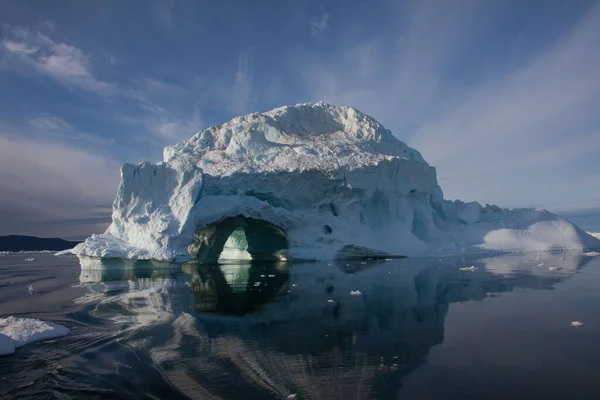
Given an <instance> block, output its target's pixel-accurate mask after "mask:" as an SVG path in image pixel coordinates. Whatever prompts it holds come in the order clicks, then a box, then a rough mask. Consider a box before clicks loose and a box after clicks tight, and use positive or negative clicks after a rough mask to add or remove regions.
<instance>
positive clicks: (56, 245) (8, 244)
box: [0, 235, 81, 253]
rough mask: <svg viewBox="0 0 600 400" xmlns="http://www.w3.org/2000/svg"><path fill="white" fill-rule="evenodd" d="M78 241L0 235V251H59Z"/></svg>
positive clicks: (74, 244) (71, 246) (70, 246)
mask: <svg viewBox="0 0 600 400" xmlns="http://www.w3.org/2000/svg"><path fill="white" fill-rule="evenodd" d="M79 243H81V242H79V241H69V240H64V239H60V238H40V237H37V236H21V235H9V236H0V251H1V252H15V253H16V252H30V251H61V250H68V249H72V248H73V247H75V246H76V245H77V244H79Z"/></svg>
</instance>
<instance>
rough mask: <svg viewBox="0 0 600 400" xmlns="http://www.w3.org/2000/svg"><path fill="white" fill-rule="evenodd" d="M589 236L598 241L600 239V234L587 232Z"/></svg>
mask: <svg viewBox="0 0 600 400" xmlns="http://www.w3.org/2000/svg"><path fill="white" fill-rule="evenodd" d="M587 234H588V235H590V236H593V237H595V238H596V239H600V232H587Z"/></svg>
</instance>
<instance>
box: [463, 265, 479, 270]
mask: <svg viewBox="0 0 600 400" xmlns="http://www.w3.org/2000/svg"><path fill="white" fill-rule="evenodd" d="M460 270H461V271H477V267H476V266H474V265H471V266H470V267H462V268H461V269H460Z"/></svg>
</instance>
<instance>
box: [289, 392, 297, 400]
mask: <svg viewBox="0 0 600 400" xmlns="http://www.w3.org/2000/svg"><path fill="white" fill-rule="evenodd" d="M297 395H298V394H297V393H293V394H290V395H289V396H288V397H286V400H293V399H295V398H296V396H297Z"/></svg>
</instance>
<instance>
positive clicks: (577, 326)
mask: <svg viewBox="0 0 600 400" xmlns="http://www.w3.org/2000/svg"><path fill="white" fill-rule="evenodd" d="M571 326H572V327H573V328H581V327H582V326H583V322H581V321H573V322H571Z"/></svg>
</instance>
